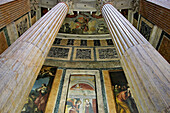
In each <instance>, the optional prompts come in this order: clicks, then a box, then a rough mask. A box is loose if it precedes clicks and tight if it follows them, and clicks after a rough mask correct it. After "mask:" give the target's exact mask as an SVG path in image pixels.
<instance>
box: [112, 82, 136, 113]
mask: <svg viewBox="0 0 170 113" xmlns="http://www.w3.org/2000/svg"><path fill="white" fill-rule="evenodd" d="M113 90H114V95H115V100H116V106H117V112H118V113H138V109H137V107H136V104H135V101H134V99H133V97H132V96H131V93H130V88H127V86H126V85H122V86H121V85H115V86H114V89H113Z"/></svg>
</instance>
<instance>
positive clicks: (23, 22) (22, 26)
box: [15, 14, 30, 37]
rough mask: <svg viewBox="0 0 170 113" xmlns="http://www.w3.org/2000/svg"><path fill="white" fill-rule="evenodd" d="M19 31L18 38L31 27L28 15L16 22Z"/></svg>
mask: <svg viewBox="0 0 170 113" xmlns="http://www.w3.org/2000/svg"><path fill="white" fill-rule="evenodd" d="M15 25H16V28H17V31H18V36H19V37H20V36H21V35H22V34H23V33H24V32H25V31H26V30H27V29H28V28H29V27H30V26H29V19H28V14H26V15H25V16H23V17H21V18H20V19H18V20H17V21H16V22H15Z"/></svg>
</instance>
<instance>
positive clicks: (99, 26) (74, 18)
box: [59, 12, 109, 35]
mask: <svg viewBox="0 0 170 113" xmlns="http://www.w3.org/2000/svg"><path fill="white" fill-rule="evenodd" d="M59 32H60V33H69V34H85V35H91V34H93V35H94V34H109V31H108V29H107V27H106V23H105V22H104V19H103V17H102V16H96V15H95V13H93V14H92V15H91V14H90V13H85V12H82V13H79V14H76V13H75V14H74V15H67V17H66V18H65V21H64V22H63V25H62V26H61V28H60V31H59Z"/></svg>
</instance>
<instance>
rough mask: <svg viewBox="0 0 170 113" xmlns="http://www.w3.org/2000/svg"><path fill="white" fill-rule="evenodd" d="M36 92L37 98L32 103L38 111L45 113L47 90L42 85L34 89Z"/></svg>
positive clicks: (44, 85)
mask: <svg viewBox="0 0 170 113" xmlns="http://www.w3.org/2000/svg"><path fill="white" fill-rule="evenodd" d="M36 91H38V92H39V96H38V97H37V98H36V100H35V101H34V103H35V105H37V109H38V111H41V112H45V106H46V102H47V99H48V88H47V86H46V84H42V86H41V87H40V88H38V89H36Z"/></svg>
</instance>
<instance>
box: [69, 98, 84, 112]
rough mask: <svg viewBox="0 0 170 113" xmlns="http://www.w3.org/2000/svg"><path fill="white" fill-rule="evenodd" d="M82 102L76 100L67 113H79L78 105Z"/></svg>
mask: <svg viewBox="0 0 170 113" xmlns="http://www.w3.org/2000/svg"><path fill="white" fill-rule="evenodd" d="M81 103H82V102H81V101H80V100H78V101H77V102H76V104H75V105H72V108H71V109H70V110H69V113H79V107H80V104H81Z"/></svg>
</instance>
